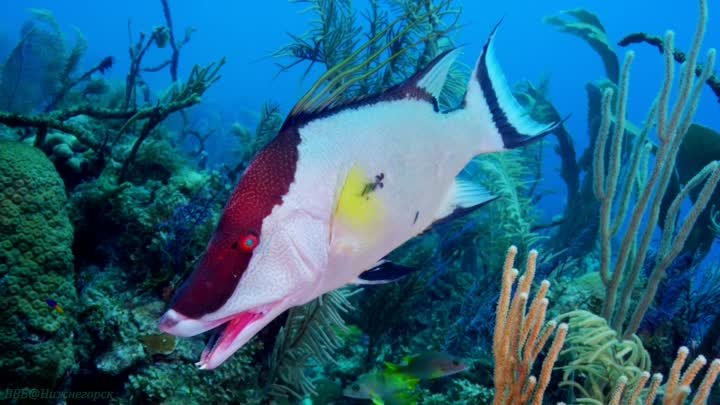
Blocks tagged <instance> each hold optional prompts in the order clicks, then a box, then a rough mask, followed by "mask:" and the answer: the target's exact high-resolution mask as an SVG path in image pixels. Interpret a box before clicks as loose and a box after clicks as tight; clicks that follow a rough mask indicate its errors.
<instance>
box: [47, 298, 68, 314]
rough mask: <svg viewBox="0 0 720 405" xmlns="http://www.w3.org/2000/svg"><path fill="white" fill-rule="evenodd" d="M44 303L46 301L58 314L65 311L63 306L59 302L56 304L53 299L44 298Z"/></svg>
mask: <svg viewBox="0 0 720 405" xmlns="http://www.w3.org/2000/svg"><path fill="white" fill-rule="evenodd" d="M45 303H46V304H47V305H48V306H49V307H50V308H52V309H53V310H55V312H57V313H58V314H64V313H65V311H64V310H63V308H62V307H61V306H60V304H58V303H57V302H56V301H55V300H52V299H46V300H45Z"/></svg>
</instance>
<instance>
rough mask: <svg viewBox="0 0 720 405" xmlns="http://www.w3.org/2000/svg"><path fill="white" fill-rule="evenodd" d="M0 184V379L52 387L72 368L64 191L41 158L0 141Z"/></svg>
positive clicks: (72, 298) (69, 233)
mask: <svg viewBox="0 0 720 405" xmlns="http://www.w3.org/2000/svg"><path fill="white" fill-rule="evenodd" d="M0 185H1V188H0V305H2V308H3V310H2V312H1V313H0V322H2V325H3V328H1V329H0V350H2V352H1V354H0V370H1V371H0V374H2V380H3V381H7V382H9V383H11V384H14V385H17V384H19V383H20V382H21V381H23V380H26V381H36V382H38V383H43V384H45V385H46V386H48V387H52V386H53V385H54V384H56V383H57V382H58V379H59V378H61V377H62V376H64V375H65V374H66V373H68V372H70V371H71V369H72V367H73V366H74V365H75V355H74V352H75V347H74V344H73V329H74V328H75V321H74V317H73V316H72V313H73V312H74V307H75V306H76V305H77V295H76V291H75V283H74V281H75V280H74V273H73V254H72V241H73V228H72V226H71V224H70V220H69V219H68V215H67V211H66V203H67V197H66V195H65V187H64V185H63V181H62V179H61V178H60V176H59V175H58V173H57V171H56V170H55V167H54V166H53V164H52V163H51V162H50V160H49V159H48V158H47V157H46V156H45V154H44V153H43V152H42V151H40V150H38V149H36V148H34V147H32V146H28V145H25V144H23V143H18V142H2V141H0ZM47 300H52V301H55V302H56V303H58V304H59V305H61V306H62V307H63V308H65V311H66V312H67V315H64V314H60V313H59V312H58V311H54V310H53V309H52V308H50V307H49V306H48V304H47V303H46V301H47Z"/></svg>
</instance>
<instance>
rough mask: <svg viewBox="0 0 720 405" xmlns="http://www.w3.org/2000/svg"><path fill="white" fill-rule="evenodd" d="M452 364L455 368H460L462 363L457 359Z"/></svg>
mask: <svg viewBox="0 0 720 405" xmlns="http://www.w3.org/2000/svg"><path fill="white" fill-rule="evenodd" d="M452 364H453V366H459V365H460V362H459V361H458V360H457V359H455V360H453V361H452Z"/></svg>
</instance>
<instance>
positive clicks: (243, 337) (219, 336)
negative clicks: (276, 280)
mask: <svg viewBox="0 0 720 405" xmlns="http://www.w3.org/2000/svg"><path fill="white" fill-rule="evenodd" d="M277 307H278V305H277V304H268V305H264V306H262V307H261V308H257V309H252V310H249V311H245V312H241V313H239V314H236V315H233V316H229V317H226V318H223V319H218V320H213V321H204V320H198V319H191V318H188V317H186V316H184V315H182V314H180V313H178V312H177V311H175V310H172V309H170V310H168V311H167V312H166V313H165V314H164V315H163V316H162V318H160V321H159V326H158V327H159V329H160V330H161V331H163V332H165V333H168V334H171V335H175V336H182V337H189V336H194V335H197V334H199V333H202V332H205V331H208V330H211V329H215V328H218V329H217V331H216V332H215V334H214V336H213V337H212V338H211V339H210V341H209V342H208V344H207V346H206V347H205V350H203V352H202V355H201V356H200V361H199V362H197V363H195V364H196V365H197V366H198V367H199V368H200V369H202V370H212V369H214V368H216V367H218V366H219V365H220V364H222V363H223V362H224V361H225V360H227V359H228V358H229V357H230V356H231V355H232V354H233V353H234V352H235V351H237V350H238V349H239V348H240V347H242V346H243V345H244V344H245V343H247V341H249V340H250V339H251V338H252V337H253V336H254V335H255V334H256V333H257V332H258V331H259V330H260V329H262V328H263V327H264V326H265V325H267V324H268V323H269V322H270V321H271V320H272V319H273V318H274V317H275V316H271V317H267V316H266V315H268V314H270V313H271V312H272V313H273V315H275V314H274V313H275V312H276V311H274V309H276V308H277Z"/></svg>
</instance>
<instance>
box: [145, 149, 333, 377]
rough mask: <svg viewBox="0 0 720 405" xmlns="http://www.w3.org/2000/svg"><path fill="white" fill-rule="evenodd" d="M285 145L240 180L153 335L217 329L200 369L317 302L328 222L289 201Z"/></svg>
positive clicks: (266, 154) (268, 152)
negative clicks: (278, 320) (294, 311)
mask: <svg viewBox="0 0 720 405" xmlns="http://www.w3.org/2000/svg"><path fill="white" fill-rule="evenodd" d="M287 139H289V138H288V137H283V136H279V137H278V138H276V141H273V143H271V145H270V146H268V148H266V149H265V150H264V151H263V152H261V154H260V155H259V156H258V157H257V158H256V159H255V161H254V162H253V163H252V164H251V166H250V167H249V168H248V170H247V171H246V173H245V174H244V175H243V178H242V179H241V180H240V183H239V184H238V186H237V188H236V189H235V192H234V193H233V195H232V196H231V198H230V200H229V202H228V203H227V205H226V207H225V210H224V211H223V214H222V216H221V218H220V221H219V223H218V225H217V228H216V230H215V232H214V234H213V237H212V239H211V240H210V242H209V244H208V247H207V249H206V251H205V254H204V255H203V257H202V259H201V260H200V262H199V264H198V265H197V267H196V269H195V270H194V272H193V274H192V275H191V276H190V277H189V278H188V279H187V280H186V281H185V282H184V284H183V285H182V287H181V288H180V289H179V290H178V291H177V293H176V294H175V296H174V298H173V300H172V301H171V303H170V308H169V309H168V310H167V312H166V313H165V314H164V315H163V316H162V318H161V319H160V322H159V328H160V330H162V331H163V332H166V333H170V334H173V335H176V336H193V335H196V334H199V333H202V332H205V331H207V330H210V329H215V328H218V333H217V334H216V336H215V338H214V339H212V340H211V343H210V344H209V345H208V347H207V348H206V350H205V351H204V352H203V354H202V357H201V360H200V362H199V366H200V367H201V368H205V369H212V368H215V367H217V366H218V365H220V364H222V363H223V362H224V361H225V360H226V359H227V358H228V357H230V355H232V353H234V352H235V351H237V350H238V349H239V348H240V347H242V346H243V345H244V344H245V343H246V342H247V341H249V340H250V339H251V338H252V337H253V336H254V335H255V334H256V333H257V332H259V331H260V330H261V329H262V328H263V327H264V326H265V325H267V324H268V323H269V322H270V321H272V320H273V319H274V318H276V317H277V316H278V315H280V314H281V313H282V312H284V311H285V310H286V309H288V308H290V307H293V306H296V305H300V304H303V303H305V302H307V301H310V300H311V299H312V298H315V297H316V296H317V295H319V293H316V292H317V289H318V287H317V284H318V283H317V280H318V277H319V276H320V274H321V272H322V271H324V269H325V268H326V267H327V266H326V264H327V251H328V240H329V235H328V234H329V226H328V221H327V220H323V219H322V218H320V217H318V216H317V215H311V214H309V213H308V212H306V211H304V210H303V209H302V205H301V204H298V203H294V201H296V199H294V198H293V197H292V194H290V195H288V193H289V192H291V190H289V188H290V184H291V183H292V174H289V175H288V174H283V171H282V170H283V168H286V167H289V166H292V165H291V164H289V163H288V164H284V163H282V162H283V159H286V160H287V157H286V156H285V155H284V153H286V152H283V150H282V148H283V146H282V142H284V141H285V140H287ZM278 142H280V144H279V146H278ZM284 148H286V149H287V148H288V147H287V146H285V147H284ZM284 177H289V180H287V179H286V180H285V181H283V178H284ZM283 183H287V184H285V185H284V186H283Z"/></svg>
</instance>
